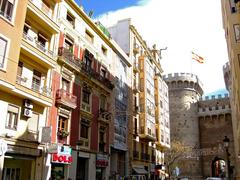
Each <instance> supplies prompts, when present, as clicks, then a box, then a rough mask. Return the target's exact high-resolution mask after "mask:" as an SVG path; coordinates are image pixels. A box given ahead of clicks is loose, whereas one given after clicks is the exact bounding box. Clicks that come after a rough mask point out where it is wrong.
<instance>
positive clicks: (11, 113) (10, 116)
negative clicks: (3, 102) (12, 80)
mask: <svg viewBox="0 0 240 180" xmlns="http://www.w3.org/2000/svg"><path fill="white" fill-rule="evenodd" d="M18 113H19V108H18V107H16V106H13V105H10V104H9V105H8V111H7V119H6V123H5V127H6V128H7V129H13V130H16V129H17V124H18Z"/></svg>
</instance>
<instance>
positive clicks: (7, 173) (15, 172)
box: [2, 167, 20, 180]
mask: <svg viewBox="0 0 240 180" xmlns="http://www.w3.org/2000/svg"><path fill="white" fill-rule="evenodd" d="M2 179H14V180H20V168H10V167H5V168H3V174H2Z"/></svg>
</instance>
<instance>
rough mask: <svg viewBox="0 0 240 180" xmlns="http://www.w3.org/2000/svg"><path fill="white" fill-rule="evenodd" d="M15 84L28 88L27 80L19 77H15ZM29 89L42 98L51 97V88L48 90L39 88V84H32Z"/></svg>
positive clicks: (45, 87) (44, 87)
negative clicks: (42, 96)
mask: <svg viewBox="0 0 240 180" xmlns="http://www.w3.org/2000/svg"><path fill="white" fill-rule="evenodd" d="M16 83H17V84H19V85H22V86H25V87H27V88H29V87H28V84H27V78H25V77H22V76H21V75H17V79H16ZM30 89H31V90H33V91H35V92H37V93H39V94H42V95H44V96H47V97H52V90H51V88H48V87H47V86H43V87H41V86H40V84H39V83H35V82H32V84H31V87H30Z"/></svg>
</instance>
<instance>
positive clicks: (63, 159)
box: [52, 154, 73, 164]
mask: <svg viewBox="0 0 240 180" xmlns="http://www.w3.org/2000/svg"><path fill="white" fill-rule="evenodd" d="M72 161H73V159H72V156H68V155H59V154H53V155H52V162H55V163H63V164H70V163H72Z"/></svg>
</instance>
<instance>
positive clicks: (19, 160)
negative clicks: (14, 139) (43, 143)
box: [2, 144, 42, 180]
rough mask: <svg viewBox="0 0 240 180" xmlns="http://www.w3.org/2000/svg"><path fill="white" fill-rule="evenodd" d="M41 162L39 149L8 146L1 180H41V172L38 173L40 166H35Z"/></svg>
mask: <svg viewBox="0 0 240 180" xmlns="http://www.w3.org/2000/svg"><path fill="white" fill-rule="evenodd" d="M41 160H42V150H40V149H37V148H36V149H35V148H29V147H22V146H18V145H11V144H8V145H7V150H6V153H5V154H4V162H3V164H4V165H3V170H2V179H16V180H17V179H29V180H35V179H41V172H38V168H41V164H39V165H37V162H41ZM37 177H38V178H37Z"/></svg>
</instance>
